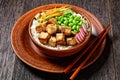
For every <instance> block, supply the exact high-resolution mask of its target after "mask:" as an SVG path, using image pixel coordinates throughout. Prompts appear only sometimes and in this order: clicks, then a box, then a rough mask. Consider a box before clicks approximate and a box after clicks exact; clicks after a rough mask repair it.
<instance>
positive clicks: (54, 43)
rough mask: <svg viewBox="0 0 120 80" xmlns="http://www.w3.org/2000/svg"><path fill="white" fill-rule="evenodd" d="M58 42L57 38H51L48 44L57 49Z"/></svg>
mask: <svg viewBox="0 0 120 80" xmlns="http://www.w3.org/2000/svg"><path fill="white" fill-rule="evenodd" d="M56 42H57V41H56V38H55V37H52V36H51V38H50V39H49V42H48V44H49V45H50V46H53V47H55V46H56V44H57V43H56Z"/></svg>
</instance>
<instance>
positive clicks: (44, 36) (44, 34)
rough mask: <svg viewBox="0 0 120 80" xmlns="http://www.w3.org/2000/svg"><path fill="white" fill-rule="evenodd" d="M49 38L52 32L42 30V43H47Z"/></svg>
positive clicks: (40, 37)
mask: <svg viewBox="0 0 120 80" xmlns="http://www.w3.org/2000/svg"><path fill="white" fill-rule="evenodd" d="M49 38H50V34H49V33H47V32H41V33H40V35H39V38H38V39H39V40H40V42H41V43H43V44H47V42H48V40H49Z"/></svg>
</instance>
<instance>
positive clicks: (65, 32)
mask: <svg viewBox="0 0 120 80" xmlns="http://www.w3.org/2000/svg"><path fill="white" fill-rule="evenodd" d="M64 34H65V35H66V36H70V35H71V28H70V27H67V26H65V27H64Z"/></svg>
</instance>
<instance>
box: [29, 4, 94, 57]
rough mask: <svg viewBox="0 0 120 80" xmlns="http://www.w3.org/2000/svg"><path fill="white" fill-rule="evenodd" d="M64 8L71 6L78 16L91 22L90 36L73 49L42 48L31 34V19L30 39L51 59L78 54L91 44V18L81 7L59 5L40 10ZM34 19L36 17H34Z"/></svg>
mask: <svg viewBox="0 0 120 80" xmlns="http://www.w3.org/2000/svg"><path fill="white" fill-rule="evenodd" d="M62 6H71V7H72V10H73V11H75V12H76V13H77V14H81V15H82V16H84V17H85V18H86V19H87V21H88V22H89V29H90V31H89V33H88V35H87V36H86V38H85V40H84V41H83V42H82V43H80V44H77V45H75V46H73V47H71V48H68V49H64V50H56V49H51V48H48V47H45V46H42V45H40V44H38V42H37V41H35V39H34V38H33V36H32V34H31V29H30V27H31V25H32V21H33V19H31V21H30V23H29V28H28V29H29V36H30V39H31V40H32V42H33V43H34V44H35V45H36V46H37V47H38V48H39V49H40V50H42V53H43V54H45V55H47V56H50V57H67V56H71V55H74V54H77V53H78V52H79V51H80V50H81V49H82V48H83V47H84V46H85V45H86V44H87V43H88V42H89V40H90V37H91V34H92V25H91V22H90V18H88V17H87V14H86V13H85V11H84V9H83V8H80V7H77V6H74V5H69V4H59V5H58V4H51V5H48V6H46V5H45V6H42V7H41V8H40V9H39V11H40V12H41V11H43V10H47V9H52V8H55V7H62ZM33 18H34V16H33Z"/></svg>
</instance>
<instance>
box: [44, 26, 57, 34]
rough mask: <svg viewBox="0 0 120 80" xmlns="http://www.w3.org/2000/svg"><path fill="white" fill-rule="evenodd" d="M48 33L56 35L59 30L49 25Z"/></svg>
mask: <svg viewBox="0 0 120 80" xmlns="http://www.w3.org/2000/svg"><path fill="white" fill-rule="evenodd" d="M46 31H47V32H48V33H49V34H51V35H52V34H54V33H56V31H57V28H56V27H55V25H54V24H48V25H47V27H46Z"/></svg>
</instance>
